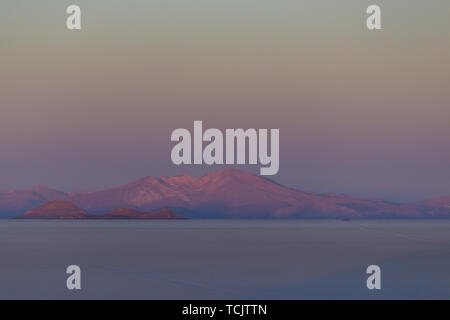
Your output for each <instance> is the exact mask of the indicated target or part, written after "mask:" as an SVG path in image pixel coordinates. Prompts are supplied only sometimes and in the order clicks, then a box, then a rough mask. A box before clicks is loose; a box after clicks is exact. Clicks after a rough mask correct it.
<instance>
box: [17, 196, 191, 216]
mask: <svg viewBox="0 0 450 320" xmlns="http://www.w3.org/2000/svg"><path fill="white" fill-rule="evenodd" d="M19 219H183V218H182V217H181V216H179V215H177V214H175V213H174V212H173V211H171V210H169V209H164V210H160V211H156V212H140V211H137V210H134V209H126V208H121V209H117V210H113V211H111V212H110V213H108V214H104V215H89V214H88V213H87V212H86V211H84V210H82V209H80V208H78V207H77V206H76V205H74V204H73V203H72V202H70V201H64V200H56V201H50V202H47V203H44V204H43V205H41V206H39V207H37V208H36V209H32V210H28V211H27V212H25V213H24V214H23V215H21V216H20V217H19Z"/></svg>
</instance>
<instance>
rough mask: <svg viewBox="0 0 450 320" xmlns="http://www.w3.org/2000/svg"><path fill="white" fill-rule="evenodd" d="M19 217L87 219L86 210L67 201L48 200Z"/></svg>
mask: <svg viewBox="0 0 450 320" xmlns="http://www.w3.org/2000/svg"><path fill="white" fill-rule="evenodd" d="M20 218H21V219H88V218H89V215H88V213H87V212H86V211H84V210H81V209H80V208H78V207H77V206H76V205H74V204H73V203H72V202H69V201H62V200H57V201H50V202H47V203H45V204H43V205H41V206H39V207H37V208H36V209H32V210H29V211H27V212H25V213H24V214H23V215H22V216H21V217H20Z"/></svg>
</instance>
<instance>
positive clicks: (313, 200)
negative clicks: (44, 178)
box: [0, 169, 450, 218]
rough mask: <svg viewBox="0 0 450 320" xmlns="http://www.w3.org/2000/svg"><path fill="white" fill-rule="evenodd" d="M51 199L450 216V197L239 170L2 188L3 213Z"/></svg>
mask: <svg viewBox="0 0 450 320" xmlns="http://www.w3.org/2000/svg"><path fill="white" fill-rule="evenodd" d="M441 198H442V199H441ZM447 198H448V200H449V201H448V202H447ZM437 199H439V200H437ZM52 200H67V201H70V202H72V203H73V204H75V205H76V206H78V207H79V208H82V209H83V210H85V211H87V212H89V213H91V214H107V213H109V212H111V211H112V210H116V209H119V208H133V209H135V210H140V211H158V210H161V209H172V210H174V211H176V212H177V213H180V214H182V215H183V216H185V217H187V218H439V217H450V196H448V197H440V198H436V199H429V200H424V201H419V202H415V203H407V204H396V203H392V202H389V201H384V200H382V199H369V198H355V197H352V196H349V195H345V194H333V193H321V194H318V193H313V192H308V191H302V190H297V189H293V188H288V187H285V186H283V185H281V184H279V183H277V182H275V181H273V180H271V179H267V178H264V177H260V176H257V175H253V174H251V173H248V172H246V171H241V170H238V169H222V170H218V171H213V172H210V173H208V174H205V175H203V176H201V177H191V176H189V175H179V176H172V177H161V178H155V177H152V176H147V177H144V178H141V179H138V180H135V181H133V182H130V183H127V184H124V185H121V186H118V187H114V188H110V189H106V190H102V191H96V192H67V193H65V192H60V191H57V190H53V189H50V188H47V187H42V186H38V187H33V188H30V189H26V190H12V191H11V190H9V191H8V190H6V191H5V190H3V191H0V213H3V216H4V217H5V216H6V217H7V216H8V215H9V216H10V217H13V216H17V215H19V214H22V213H23V212H25V211H27V210H30V209H32V208H35V207H37V206H38V205H41V204H43V203H45V202H48V201H52ZM5 212H6V214H5Z"/></svg>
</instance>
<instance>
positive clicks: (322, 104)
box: [0, 0, 450, 201]
mask: <svg viewBox="0 0 450 320" xmlns="http://www.w3.org/2000/svg"><path fill="white" fill-rule="evenodd" d="M374 3H376V4H379V5H380V6H381V7H382V10H383V12H382V23H383V30H381V31H368V30H367V29H366V27H365V19H366V14H365V10H366V8H367V6H368V5H370V4H374ZM70 4H78V5H79V6H80V7H81V9H82V30H81V31H69V30H67V29H66V26H65V20H66V17H67V14H66V13H65V10H66V8H67V6H68V5H70ZM449 39H450V1H448V0H442V1H440V0H429V1H422V0H417V1H414V0H396V1H382V0H371V1H365V0H347V1H338V0H333V1H332V0H324V1H316V0H307V1H300V0H292V1H290V0H277V1H275V0H272V1H268V0H226V1H225V0H201V1H199V0H192V1H186V0H160V1H132V0H128V1H112V0H108V1H87V0H76V1H75V0H73V1H72V0H71V1H56V0H55V1H43V0H42V1H19V0H2V1H1V3H0V108H1V109H0V189H7V188H25V187H30V186H32V185H37V184H40V185H47V186H50V187H53V188H56V189H61V190H66V191H68V190H98V189H102V188H107V187H112V186H117V185H121V184H124V183H127V182H130V181H132V180H134V179H137V178H141V177H143V176H148V175H152V176H165V175H176V174H181V173H187V174H193V175H199V174H201V173H205V172H208V171H211V170H215V169H219V168H221V167H207V166H203V167H199V166H181V167H177V166H175V165H173V164H172V163H171V160H170V150H171V147H172V146H173V144H172V143H171V142H170V133H171V132H172V131H173V130H174V129H176V128H181V127H183V128H188V129H190V130H192V126H193V121H194V120H203V125H204V126H205V127H215V128H219V129H225V128H238V127H243V128H250V127H253V128H279V129H280V144H281V146H280V148H281V149H280V172H279V174H278V175H276V176H273V177H271V178H273V179H274V180H276V181H278V182H280V183H282V184H285V185H288V186H291V187H297V188H301V189H304V190H310V191H317V192H336V193H349V194H352V195H355V196H368V197H381V198H385V199H389V200H396V201H409V200H417V199H424V198H428V197H434V196H439V195H446V194H450V143H449V142H450V41H449ZM242 169H246V170H250V171H252V172H255V173H257V172H259V166H254V167H242Z"/></svg>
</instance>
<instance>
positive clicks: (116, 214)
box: [91, 208, 183, 220]
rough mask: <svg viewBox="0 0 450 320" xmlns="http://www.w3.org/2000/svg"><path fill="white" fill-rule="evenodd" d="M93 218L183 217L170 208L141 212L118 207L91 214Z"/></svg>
mask: <svg viewBox="0 0 450 320" xmlns="http://www.w3.org/2000/svg"><path fill="white" fill-rule="evenodd" d="M91 218H93V219H142V220H146V219H183V217H181V216H179V215H177V214H175V213H174V212H173V211H172V210H169V209H163V210H160V211H155V212H141V211H138V210H134V209H127V208H120V209H116V210H113V211H111V212H110V213H107V214H104V215H102V214H101V215H91Z"/></svg>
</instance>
